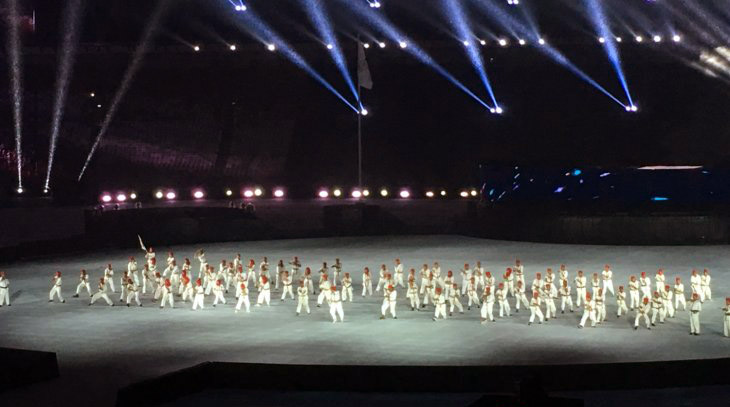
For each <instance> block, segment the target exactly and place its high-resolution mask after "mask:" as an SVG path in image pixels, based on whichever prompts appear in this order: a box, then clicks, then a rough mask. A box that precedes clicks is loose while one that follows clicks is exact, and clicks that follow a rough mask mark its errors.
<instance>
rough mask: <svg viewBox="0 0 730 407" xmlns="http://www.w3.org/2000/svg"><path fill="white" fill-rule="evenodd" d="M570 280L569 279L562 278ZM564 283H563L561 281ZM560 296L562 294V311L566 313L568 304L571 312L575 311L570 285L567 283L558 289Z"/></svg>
mask: <svg viewBox="0 0 730 407" xmlns="http://www.w3.org/2000/svg"><path fill="white" fill-rule="evenodd" d="M560 281H568V280H560ZM561 284H562V283H561ZM558 296H560V312H561V313H563V314H564V313H565V306H566V305H567V306H568V307H569V309H570V312H573V297H571V296H570V285H568V284H566V285H563V286H561V287H560V290H558Z"/></svg>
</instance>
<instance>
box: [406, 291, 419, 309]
mask: <svg viewBox="0 0 730 407" xmlns="http://www.w3.org/2000/svg"><path fill="white" fill-rule="evenodd" d="M407 297H408V299H409V300H411V308H418V307H420V306H421V301H420V298H419V296H418V294H408V295H407Z"/></svg>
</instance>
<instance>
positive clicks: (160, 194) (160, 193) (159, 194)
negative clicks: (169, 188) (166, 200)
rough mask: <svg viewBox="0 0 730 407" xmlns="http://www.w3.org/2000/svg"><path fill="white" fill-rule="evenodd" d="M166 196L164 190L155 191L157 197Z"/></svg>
mask: <svg viewBox="0 0 730 407" xmlns="http://www.w3.org/2000/svg"><path fill="white" fill-rule="evenodd" d="M163 196H165V195H164V194H163V193H162V191H157V192H155V198H157V199H162V197H163Z"/></svg>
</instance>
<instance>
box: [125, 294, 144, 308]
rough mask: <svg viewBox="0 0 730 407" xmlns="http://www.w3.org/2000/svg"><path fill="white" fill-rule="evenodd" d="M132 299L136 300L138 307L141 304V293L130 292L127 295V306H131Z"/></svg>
mask: <svg viewBox="0 0 730 407" xmlns="http://www.w3.org/2000/svg"><path fill="white" fill-rule="evenodd" d="M132 298H134V301H135V302H136V303H137V305H139V304H141V303H140V302H139V292H138V291H130V292H129V293H128V294H127V304H129V303H130V302H132Z"/></svg>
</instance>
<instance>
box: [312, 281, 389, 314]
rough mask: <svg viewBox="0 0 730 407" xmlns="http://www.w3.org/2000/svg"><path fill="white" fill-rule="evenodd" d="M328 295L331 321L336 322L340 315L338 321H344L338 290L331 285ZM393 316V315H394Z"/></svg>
mask: <svg viewBox="0 0 730 407" xmlns="http://www.w3.org/2000/svg"><path fill="white" fill-rule="evenodd" d="M328 291H330V295H328V296H327V303H328V304H329V306H330V315H331V316H332V323H333V324H334V323H335V322H337V317H338V316H339V317H340V322H345V311H344V310H343V309H342V298H341V297H340V292H339V291H337V287H336V286H334V285H333V286H331V287H330V289H329V290H328ZM394 316H395V315H394Z"/></svg>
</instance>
